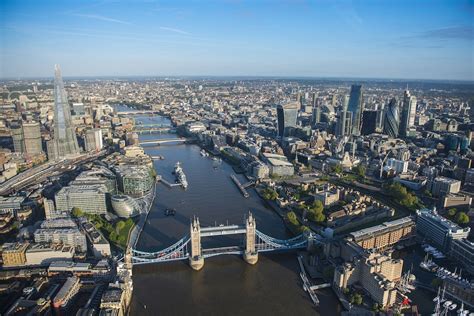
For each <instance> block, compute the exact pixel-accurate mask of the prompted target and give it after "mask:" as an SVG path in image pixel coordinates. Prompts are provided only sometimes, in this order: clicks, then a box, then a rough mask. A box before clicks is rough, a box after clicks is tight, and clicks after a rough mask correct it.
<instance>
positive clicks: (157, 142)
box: [140, 138, 188, 145]
mask: <svg viewBox="0 0 474 316" xmlns="http://www.w3.org/2000/svg"><path fill="white" fill-rule="evenodd" d="M187 141H188V139H186V138H161V139H152V140H142V141H141V142H140V145H160V144H166V143H182V144H184V143H186V142H187Z"/></svg>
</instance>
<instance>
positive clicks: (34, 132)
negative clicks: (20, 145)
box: [22, 121, 43, 156]
mask: <svg viewBox="0 0 474 316" xmlns="http://www.w3.org/2000/svg"><path fill="white" fill-rule="evenodd" d="M22 130H23V142H24V150H25V153H26V154H27V155H29V156H35V155H40V154H42V153H43V145H42V143H41V129H40V123H39V122H34V121H31V122H23V124H22Z"/></svg>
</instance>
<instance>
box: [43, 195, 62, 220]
mask: <svg viewBox="0 0 474 316" xmlns="http://www.w3.org/2000/svg"><path fill="white" fill-rule="evenodd" d="M43 207H44V215H45V217H46V219H53V218H57V217H60V215H59V214H58V213H57V212H56V207H55V206H54V201H53V200H49V199H46V198H45V199H43Z"/></svg>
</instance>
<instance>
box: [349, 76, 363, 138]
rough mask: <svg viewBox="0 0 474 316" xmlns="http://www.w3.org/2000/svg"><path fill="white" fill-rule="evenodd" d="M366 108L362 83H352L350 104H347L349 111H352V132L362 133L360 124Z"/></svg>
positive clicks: (355, 133)
mask: <svg viewBox="0 0 474 316" xmlns="http://www.w3.org/2000/svg"><path fill="white" fill-rule="evenodd" d="M363 110H364V104H363V99H362V86H361V85H355V84H354V85H352V86H351V94H350V97H349V104H348V106H347V111H348V112H352V134H353V135H359V134H360V124H361V116H362V111H363Z"/></svg>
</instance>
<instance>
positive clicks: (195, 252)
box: [128, 212, 316, 270]
mask: <svg viewBox="0 0 474 316" xmlns="http://www.w3.org/2000/svg"><path fill="white" fill-rule="evenodd" d="M224 235H244V238H243V243H242V244H241V245H236V246H228V247H219V248H211V249H203V247H202V245H201V239H202V237H213V236H224ZM315 241H316V239H315V238H314V236H313V234H311V233H304V234H301V235H298V236H296V237H294V238H291V239H286V240H282V239H276V238H273V237H271V236H268V235H265V234H264V233H262V232H260V231H258V230H257V227H256V221H255V218H254V217H253V215H252V213H250V212H249V214H248V216H247V218H246V219H245V222H244V225H226V226H224V225H220V226H215V227H214V226H213V227H202V228H201V225H200V223H199V218H194V219H193V220H192V221H191V224H190V227H189V235H186V236H184V237H183V238H181V239H180V240H178V241H177V242H176V243H175V244H173V245H171V246H169V247H168V248H166V249H163V250H160V251H156V252H145V251H140V250H137V249H129V250H128V255H129V256H130V259H131V263H132V264H133V265H142V264H151V263H160V262H172V261H178V260H188V261H189V265H190V266H191V268H193V269H194V270H200V269H201V268H202V267H203V266H204V259H206V258H211V257H214V256H220V255H242V256H243V258H244V260H245V261H246V262H248V263H249V264H255V263H257V261H258V253H259V252H275V251H284V250H293V249H303V248H306V247H310V246H312V244H313V243H314V242H315Z"/></svg>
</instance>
